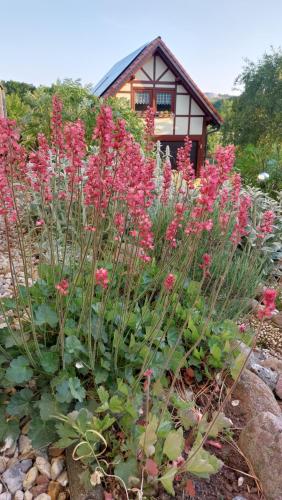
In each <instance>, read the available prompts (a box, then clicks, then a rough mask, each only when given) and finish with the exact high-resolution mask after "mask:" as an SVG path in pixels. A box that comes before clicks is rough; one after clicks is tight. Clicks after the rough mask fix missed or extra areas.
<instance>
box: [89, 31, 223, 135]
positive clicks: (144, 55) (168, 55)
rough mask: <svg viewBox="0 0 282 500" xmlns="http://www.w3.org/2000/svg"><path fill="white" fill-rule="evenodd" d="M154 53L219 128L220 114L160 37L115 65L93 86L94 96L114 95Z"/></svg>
mask: <svg viewBox="0 0 282 500" xmlns="http://www.w3.org/2000/svg"><path fill="white" fill-rule="evenodd" d="M155 52H158V54H159V55H160V56H161V57H162V58H163V59H164V61H165V62H166V63H167V64H168V66H169V67H170V68H171V69H172V71H173V73H175V74H176V75H177V77H178V78H179V79H180V80H181V81H180V82H179V83H180V84H182V85H185V86H186V88H187V89H188V90H189V92H190V93H191V95H192V96H193V97H194V99H195V100H196V102H197V103H198V105H199V106H200V107H201V108H202V109H203V111H205V113H206V114H207V115H209V116H210V117H211V120H212V122H213V124H215V125H217V126H220V125H221V123H222V122H223V120H222V118H221V116H220V114H219V113H218V112H217V110H216V109H215V108H214V106H213V105H212V103H211V102H210V101H209V99H208V98H207V97H206V96H205V94H203V92H202V91H201V90H200V89H199V87H198V86H197V85H196V83H195V82H194V81H193V80H192V78H191V77H190V76H189V75H188V73H187V72H186V70H185V69H184V68H183V66H182V65H181V64H180V62H179V61H178V60H177V58H176V57H175V56H174V54H173V53H172V52H171V51H170V50H169V48H168V47H167V46H166V44H165V43H164V42H163V40H162V39H161V37H158V38H155V39H154V40H153V41H152V42H150V43H147V44H145V45H143V46H142V47H140V48H139V49H137V50H136V51H134V52H132V53H131V54H130V55H129V56H127V57H125V58H124V59H122V60H121V61H119V62H118V63H116V64H115V65H114V66H113V67H112V69H111V70H110V71H109V72H108V73H107V74H106V75H105V76H104V77H103V78H102V79H101V80H100V82H99V83H98V84H97V85H96V86H95V88H94V94H95V95H97V96H99V97H105V98H106V97H110V96H113V95H115V94H116V93H117V92H118V91H119V89H120V88H121V87H122V86H123V85H124V84H125V83H126V82H127V81H128V80H130V78H132V76H133V75H134V74H135V73H136V72H137V71H138V70H139V69H140V68H141V66H143V64H144V63H145V62H146V61H147V60H148V58H149V57H151V56H153V54H154V53H155Z"/></svg>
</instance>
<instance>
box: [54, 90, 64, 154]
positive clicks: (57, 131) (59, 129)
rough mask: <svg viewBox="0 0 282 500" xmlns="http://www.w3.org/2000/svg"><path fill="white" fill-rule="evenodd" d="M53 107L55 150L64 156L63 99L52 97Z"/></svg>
mask: <svg viewBox="0 0 282 500" xmlns="http://www.w3.org/2000/svg"><path fill="white" fill-rule="evenodd" d="M52 103H53V109H52V117H51V133H52V134H51V135H52V143H53V151H54V153H55V154H58V155H59V157H62V155H63V152H64V137H63V120H62V109H63V103H62V101H61V99H60V98H59V97H58V96H56V95H54V96H53V98H52Z"/></svg>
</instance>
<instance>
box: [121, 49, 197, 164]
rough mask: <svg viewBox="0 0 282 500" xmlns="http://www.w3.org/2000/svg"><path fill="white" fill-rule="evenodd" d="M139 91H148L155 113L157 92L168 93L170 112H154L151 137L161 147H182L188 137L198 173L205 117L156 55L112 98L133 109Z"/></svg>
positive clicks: (186, 88) (170, 70)
mask: <svg viewBox="0 0 282 500" xmlns="http://www.w3.org/2000/svg"><path fill="white" fill-rule="evenodd" d="M140 90H144V91H149V92H150V96H151V106H152V107H153V108H154V109H155V110H156V95H157V93H158V91H168V92H170V93H171V94H172V99H173V111H172V113H171V114H169V115H168V116H163V115H160V114H158V113H157V112H156V115H155V137H156V139H158V140H160V141H161V142H162V141H163V143H164V144H168V143H171V141H173V142H175V143H177V144H181V143H182V144H183V141H184V137H186V136H187V135H188V136H189V137H190V138H191V140H192V141H193V148H195V152H196V153H195V155H196V158H197V165H195V168H196V171H199V168H200V165H202V163H203V161H204V157H205V141H206V116H205V113H204V111H203V110H202V109H201V107H200V106H199V104H198V103H197V102H196V100H195V99H194V98H193V96H192V95H191V94H190V92H189V89H188V87H187V86H186V84H185V82H183V84H182V83H181V81H180V80H179V78H178V77H177V75H175V74H174V72H173V70H172V69H171V68H169V67H168V65H167V64H166V62H165V61H164V60H163V59H162V58H161V57H160V55H158V54H155V55H154V56H152V57H151V58H149V59H148V60H147V61H146V62H145V63H144V64H143V66H142V67H141V68H140V69H139V70H138V71H136V73H135V75H134V77H133V78H131V80H130V81H128V82H127V83H125V84H124V85H123V86H122V87H121V88H120V89H119V91H118V93H117V94H116V97H118V98H124V99H126V100H127V101H128V102H129V103H130V105H131V107H132V109H134V106H135V93H136V92H138V91H140ZM141 115H142V114H141ZM174 149H175V148H174Z"/></svg>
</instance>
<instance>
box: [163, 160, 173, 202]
mask: <svg viewBox="0 0 282 500" xmlns="http://www.w3.org/2000/svg"><path fill="white" fill-rule="evenodd" d="M171 179H172V172H171V164H170V161H169V160H166V162H165V164H164V171H163V191H162V196H161V201H162V202H163V204H164V205H166V204H167V202H168V196H169V189H170V186H171Z"/></svg>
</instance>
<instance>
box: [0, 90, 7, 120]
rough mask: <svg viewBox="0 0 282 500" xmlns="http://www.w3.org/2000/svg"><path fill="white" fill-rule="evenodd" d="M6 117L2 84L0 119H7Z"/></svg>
mask: <svg viewBox="0 0 282 500" xmlns="http://www.w3.org/2000/svg"><path fill="white" fill-rule="evenodd" d="M6 116H7V111H6V102H5V92H4V87H3V85H2V84H1V83H0V118H6Z"/></svg>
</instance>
